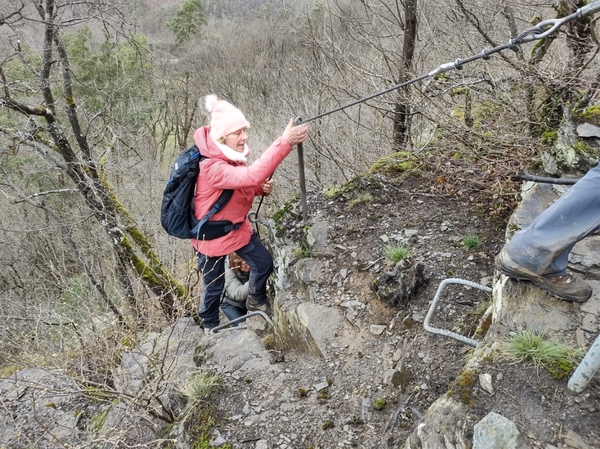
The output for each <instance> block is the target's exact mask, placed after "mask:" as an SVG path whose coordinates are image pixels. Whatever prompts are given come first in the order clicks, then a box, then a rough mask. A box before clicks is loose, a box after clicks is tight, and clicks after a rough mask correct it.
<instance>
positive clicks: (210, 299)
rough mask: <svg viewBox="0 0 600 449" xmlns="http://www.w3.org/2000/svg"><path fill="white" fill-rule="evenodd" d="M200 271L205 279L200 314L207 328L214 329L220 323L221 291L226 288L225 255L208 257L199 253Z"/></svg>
mask: <svg viewBox="0 0 600 449" xmlns="http://www.w3.org/2000/svg"><path fill="white" fill-rule="evenodd" d="M198 271H200V274H201V275H202V280H203V281H204V292H203V293H202V304H200V310H199V311H198V315H200V318H202V320H203V326H204V328H205V329H212V328H213V327H217V326H218V325H219V306H220V305H221V293H222V292H223V288H225V257H224V256H220V257H208V256H205V255H204V254H199V255H198Z"/></svg>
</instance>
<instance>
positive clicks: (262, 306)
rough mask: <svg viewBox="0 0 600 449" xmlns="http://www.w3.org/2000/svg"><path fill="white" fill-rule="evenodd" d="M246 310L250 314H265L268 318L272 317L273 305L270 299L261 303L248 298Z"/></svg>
mask: <svg viewBox="0 0 600 449" xmlns="http://www.w3.org/2000/svg"><path fill="white" fill-rule="evenodd" d="M246 309H247V310H248V312H254V311H258V312H264V313H266V314H267V315H268V316H271V303H270V302H269V300H268V299H266V300H265V302H260V303H259V302H257V301H256V300H255V299H254V298H252V297H251V296H248V299H246Z"/></svg>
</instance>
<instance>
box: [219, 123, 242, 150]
mask: <svg viewBox="0 0 600 449" xmlns="http://www.w3.org/2000/svg"><path fill="white" fill-rule="evenodd" d="M247 131H248V129H247V128H242V129H238V130H237V131H234V132H232V133H230V134H227V135H226V136H225V137H223V143H224V144H225V145H227V146H228V147H229V148H231V149H233V150H235V151H237V152H238V153H243V152H244V147H245V145H246V141H247V140H248V134H247Z"/></svg>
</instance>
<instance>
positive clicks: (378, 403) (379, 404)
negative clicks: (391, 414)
mask: <svg viewBox="0 0 600 449" xmlns="http://www.w3.org/2000/svg"><path fill="white" fill-rule="evenodd" d="M385 405H386V402H385V399H382V398H377V399H375V401H374V402H373V408H374V409H375V410H383V408H384V407H385Z"/></svg>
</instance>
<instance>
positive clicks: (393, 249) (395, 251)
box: [385, 246, 410, 263]
mask: <svg viewBox="0 0 600 449" xmlns="http://www.w3.org/2000/svg"><path fill="white" fill-rule="evenodd" d="M385 255H386V257H387V260H388V261H390V262H393V263H396V262H400V261H401V260H402V259H404V258H406V257H408V256H410V251H409V250H408V249H406V248H404V247H403V246H390V247H388V249H387V250H386V253H385Z"/></svg>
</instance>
